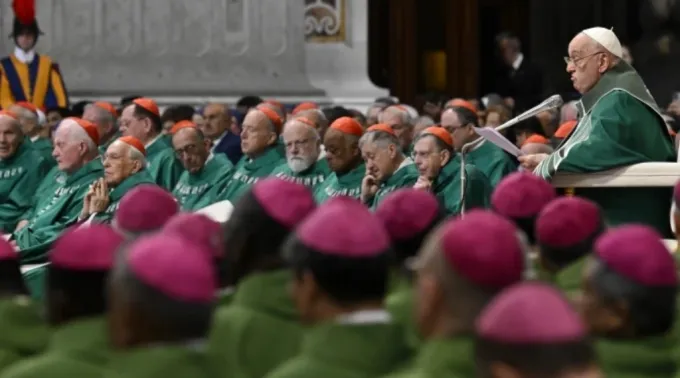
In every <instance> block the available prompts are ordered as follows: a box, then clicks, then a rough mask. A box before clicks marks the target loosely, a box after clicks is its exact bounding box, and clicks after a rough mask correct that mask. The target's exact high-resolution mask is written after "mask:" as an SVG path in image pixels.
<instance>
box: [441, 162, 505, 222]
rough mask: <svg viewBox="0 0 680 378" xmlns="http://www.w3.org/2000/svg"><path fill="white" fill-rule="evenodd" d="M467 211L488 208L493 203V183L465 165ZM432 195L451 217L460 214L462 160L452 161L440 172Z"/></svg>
mask: <svg viewBox="0 0 680 378" xmlns="http://www.w3.org/2000/svg"><path fill="white" fill-rule="evenodd" d="M465 173H466V176H465V177H466V180H465V210H468V211H469V210H471V209H474V208H488V207H489V205H490V202H491V192H492V188H491V183H490V182H489V179H488V178H487V177H486V176H485V175H484V173H482V171H480V170H479V169H478V168H477V167H476V166H474V165H472V164H466V165H465ZM432 193H434V195H436V196H437V198H438V199H439V202H440V203H442V204H443V205H444V208H445V209H446V212H447V213H448V214H451V215H455V214H458V213H460V205H461V198H462V194H461V178H460V160H459V159H451V160H450V161H449V162H448V163H447V164H446V165H445V166H444V167H443V168H442V170H441V172H439V176H437V179H436V180H435V181H434V183H433V185H432Z"/></svg>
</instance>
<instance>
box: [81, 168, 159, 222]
mask: <svg viewBox="0 0 680 378" xmlns="http://www.w3.org/2000/svg"><path fill="white" fill-rule="evenodd" d="M142 184H150V185H155V184H156V183H155V182H154V181H153V179H152V178H151V176H149V173H148V172H147V171H146V170H142V171H139V172H137V173H135V174H133V175H132V176H130V177H128V178H126V179H125V180H123V181H122V182H121V183H120V184H118V186H116V187H115V188H113V189H111V191H110V192H109V206H108V207H107V208H106V210H105V211H104V212H103V213H97V214H96V215H95V216H94V220H95V221H96V222H99V223H111V220H112V219H113V215H114V214H115V213H116V210H118V205H119V204H120V200H121V199H123V196H124V195H125V193H127V192H128V191H129V190H130V189H132V188H134V187H135V186H137V185H142Z"/></svg>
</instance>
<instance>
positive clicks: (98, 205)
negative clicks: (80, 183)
mask: <svg viewBox="0 0 680 378" xmlns="http://www.w3.org/2000/svg"><path fill="white" fill-rule="evenodd" d="M102 163H103V165H104V177H102V178H100V179H98V180H96V181H95V182H94V184H92V185H91V186H90V190H89V191H88V192H87V194H86V195H85V198H84V200H83V208H82V210H81V211H80V217H79V219H80V220H85V219H91V220H93V221H95V222H99V223H110V222H111V220H112V219H113V215H114V214H115V212H116V210H118V205H119V203H120V200H121V199H122V198H123V196H124V195H125V193H127V192H129V191H130V190H131V189H132V188H134V187H136V186H138V185H142V184H154V181H153V179H152V178H151V175H149V173H148V172H147V171H146V149H145V148H144V144H143V143H142V142H141V141H140V140H139V139H137V138H135V137H131V136H126V137H121V138H118V139H116V140H115V141H113V142H112V143H110V144H109V148H107V149H106V152H105V153H104V155H103V156H102Z"/></svg>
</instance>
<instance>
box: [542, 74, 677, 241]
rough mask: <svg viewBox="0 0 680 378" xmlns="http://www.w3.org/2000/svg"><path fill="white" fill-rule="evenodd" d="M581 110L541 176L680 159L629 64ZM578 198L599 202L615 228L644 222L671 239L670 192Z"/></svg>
mask: <svg viewBox="0 0 680 378" xmlns="http://www.w3.org/2000/svg"><path fill="white" fill-rule="evenodd" d="M578 108H579V110H580V114H581V115H582V117H581V119H580V120H579V123H578V124H577V125H576V127H575V128H574V130H573V131H572V132H571V133H570V134H569V135H568V136H567V138H565V140H564V141H563V142H562V144H561V145H560V146H559V147H558V149H557V151H555V152H554V153H552V154H550V155H549V156H548V158H546V159H545V160H543V162H541V164H540V165H539V166H538V167H537V168H536V170H535V171H534V173H535V174H537V175H540V176H542V177H544V178H546V179H547V178H550V177H552V175H554V174H555V173H556V172H557V171H560V172H572V173H589V172H601V171H605V170H608V169H613V168H617V167H622V166H627V165H631V164H637V163H643V162H653V161H659V162H663V161H675V151H674V149H673V144H672V142H671V139H670V137H669V135H668V130H667V128H666V124H665V122H664V121H663V119H662V118H661V116H660V115H659V113H658V111H657V105H656V102H655V101H654V99H653V98H652V96H651V95H650V94H649V92H648V91H647V90H646V88H645V86H644V83H643V82H642V79H641V78H640V77H639V75H638V74H637V72H635V70H634V69H632V68H631V67H630V66H628V65H627V64H626V63H625V62H621V63H619V64H618V65H616V66H614V67H613V68H612V69H610V70H609V71H607V72H606V73H605V74H604V75H603V76H602V78H601V79H600V81H599V82H598V83H597V84H596V85H595V86H594V87H593V89H591V90H590V91H589V92H588V93H586V94H584V95H583V98H582V99H581V101H580V102H579V103H578ZM569 191H570V192H571V190H569ZM575 194H576V195H578V196H582V197H586V198H589V199H590V200H592V201H594V202H596V203H598V204H599V205H600V207H601V208H602V209H603V213H604V217H605V219H606V220H607V223H608V224H610V225H612V226H616V225H619V224H624V223H644V224H647V225H650V226H652V227H655V228H656V229H657V230H658V231H659V232H660V233H661V234H662V235H670V230H669V225H668V209H669V207H670V198H671V189H670V188H663V187H662V188H654V187H626V188H578V189H576V190H575Z"/></svg>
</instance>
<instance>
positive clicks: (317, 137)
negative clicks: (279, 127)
mask: <svg viewBox="0 0 680 378" xmlns="http://www.w3.org/2000/svg"><path fill="white" fill-rule="evenodd" d="M293 123H295V124H298V125H302V126H304V127H305V129H307V130H308V131H310V132H311V133H310V135H312V138H314V140H315V141H320V140H321V134H319V130H317V129H316V128H315V127H313V126H310V125H308V124H306V123H304V122H302V121H300V120H299V119H297V118H293V119H291V120H289V121H288V122H286V125H285V126H284V127H283V130H284V131H285V130H286V127H287V126H288V125H291V124H293ZM282 134H283V133H282Z"/></svg>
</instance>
